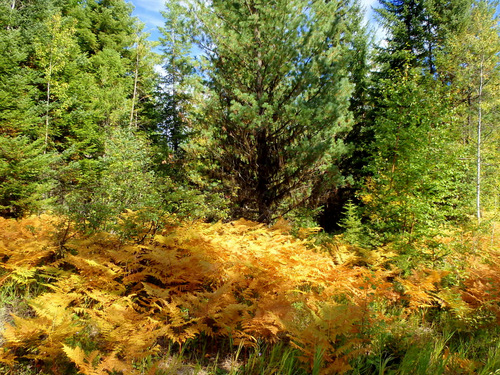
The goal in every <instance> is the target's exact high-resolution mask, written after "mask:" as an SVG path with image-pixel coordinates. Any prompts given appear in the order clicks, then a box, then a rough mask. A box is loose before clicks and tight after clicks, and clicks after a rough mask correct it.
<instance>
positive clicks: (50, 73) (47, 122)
mask: <svg viewBox="0 0 500 375" xmlns="http://www.w3.org/2000/svg"><path fill="white" fill-rule="evenodd" d="M51 79H52V56H51V57H50V63H49V74H48V76H47V103H46V109H45V150H44V151H43V153H44V154H45V153H46V152H47V147H48V143H49V111H50V81H51Z"/></svg>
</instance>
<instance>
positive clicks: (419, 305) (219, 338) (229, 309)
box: [0, 212, 500, 375]
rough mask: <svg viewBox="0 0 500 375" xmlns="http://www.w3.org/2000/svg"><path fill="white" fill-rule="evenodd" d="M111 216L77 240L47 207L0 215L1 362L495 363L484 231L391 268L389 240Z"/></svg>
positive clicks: (491, 245)
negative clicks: (110, 225) (114, 225)
mask: <svg viewBox="0 0 500 375" xmlns="http://www.w3.org/2000/svg"><path fill="white" fill-rule="evenodd" d="M122 223H123V228H124V230H123V231H122V232H120V231H117V233H115V234H111V233H96V234H93V235H91V236H89V235H85V234H82V233H79V232H78V231H77V230H75V229H72V228H71V226H68V223H67V222H66V221H65V220H64V218H59V217H54V216H48V215H44V216H39V217H29V218H25V219H23V220H19V221H15V220H6V219H0V229H1V230H0V261H1V262H0V267H1V270H0V296H1V297H2V298H1V303H0V304H1V306H0V320H1V322H0V323H1V326H2V328H1V333H2V338H1V341H0V343H1V345H2V350H1V352H0V366H1V367H0V372H1V373H5V374H26V375H28V374H85V375H87V374H89V375H90V374H255V375H257V374H283V375H285V374H297V375H302V374H335V373H348V374H450V375H452V374H494V373H495V371H496V370H497V369H498V368H500V349H499V341H498V337H499V334H500V331H499V328H498V327H499V324H498V323H499V322H500V292H499V291H500V272H499V271H500V252H499V247H498V240H495V241H496V242H493V241H492V239H491V238H489V237H484V238H480V237H477V236H476V237H474V238H473V237H471V235H470V234H468V233H462V235H461V236H450V237H444V236H443V237H442V238H439V239H436V241H439V242H440V243H441V244H442V246H446V247H447V251H446V261H445V262H439V264H438V263H435V264H434V263H432V262H430V263H429V262H425V261H423V262H422V265H423V266H422V267H420V268H414V269H412V270H410V271H408V272H406V271H405V272H403V271H402V269H401V268H398V267H396V266H395V265H396V264H398V261H400V258H398V256H399V255H398V254H397V252H395V251H394V249H391V248H390V247H386V248H380V249H376V250H365V249H361V248H359V247H353V246H350V245H347V244H345V243H343V242H342V241H339V240H336V241H323V243H322V244H321V245H318V244H317V243H316V244H315V243H314V234H313V235H312V236H311V234H312V232H311V231H309V232H307V231H305V230H302V231H298V232H296V233H295V235H292V234H291V231H290V227H289V226H288V224H287V223H286V222H284V221H279V222H278V223H277V224H276V225H274V226H273V227H265V226H263V225H261V224H257V223H254V222H249V221H245V220H238V221H235V222H231V223H217V224H206V223H201V222H189V223H187V222H184V223H183V222H179V221H178V220H177V219H176V218H174V217H170V218H164V219H163V220H162V222H161V225H160V224H159V223H153V224H154V225H153V224H151V223H144V224H141V221H140V215H139V214H137V213H134V212H129V213H127V214H125V215H124V216H123V217H122ZM131 228H132V229H133V231H131ZM313 232H314V230H313ZM124 233H128V234H129V235H128V237H127V236H125V235H124ZM130 233H133V235H130ZM457 238H458V240H457ZM457 241H458V242H460V243H458V242H457ZM471 244H472V245H471ZM472 247H474V248H472ZM465 248H466V249H469V251H462V250H463V249H465ZM454 249H462V250H461V251H458V250H454ZM427 251H434V250H433V249H427V248H425V246H423V247H422V253H423V254H425V253H426V252H427ZM423 259H428V257H427V258H425V257H424V258H423Z"/></svg>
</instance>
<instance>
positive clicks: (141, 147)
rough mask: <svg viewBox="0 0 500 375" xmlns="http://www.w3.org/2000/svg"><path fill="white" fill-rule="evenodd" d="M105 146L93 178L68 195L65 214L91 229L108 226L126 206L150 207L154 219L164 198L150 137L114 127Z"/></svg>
mask: <svg viewBox="0 0 500 375" xmlns="http://www.w3.org/2000/svg"><path fill="white" fill-rule="evenodd" d="M104 147H105V151H104V155H103V156H102V157H100V158H99V160H98V161H97V166H96V167H92V169H94V168H97V170H98V171H99V172H98V174H97V175H96V176H95V179H94V180H93V182H89V181H85V185H86V188H85V189H78V190H75V191H73V192H72V193H70V194H69V195H68V196H67V197H66V202H67V203H66V208H65V210H66V214H67V215H69V216H70V217H71V218H73V220H74V221H75V222H76V223H78V224H79V225H82V226H83V227H84V228H89V229H92V230H97V229H102V228H107V227H108V226H109V225H111V224H113V221H112V220H111V219H112V218H116V217H118V215H119V214H120V213H122V212H125V210H126V209H132V210H141V209H146V208H147V209H148V210H149V211H150V213H151V219H154V218H155V217H156V215H157V212H159V211H160V207H161V201H162V199H161V197H160V196H159V193H158V191H157V190H156V180H155V175H154V173H153V171H152V168H151V159H150V156H149V155H148V143H147V141H146V140H145V139H144V138H142V137H140V136H139V135H137V134H134V133H133V132H132V131H131V130H130V129H120V128H115V129H112V130H111V131H110V132H109V134H108V138H107V139H106V141H105V146H104ZM90 181H92V180H90ZM110 220H111V221H110Z"/></svg>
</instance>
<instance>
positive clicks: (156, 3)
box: [126, 0, 377, 40]
mask: <svg viewBox="0 0 500 375" xmlns="http://www.w3.org/2000/svg"><path fill="white" fill-rule="evenodd" d="M126 1H127V2H129V3H132V4H133V5H134V7H135V9H134V13H133V14H134V16H136V17H137V18H139V19H140V20H141V21H142V22H143V23H145V24H146V26H145V28H144V31H145V32H147V33H150V34H151V36H150V38H149V39H150V40H158V37H159V32H158V29H157V28H158V26H163V17H162V15H161V13H160V12H161V11H162V10H164V9H165V0H126ZM167 1H168V0H167ZM361 4H362V5H363V6H364V7H365V8H366V9H367V15H366V19H367V21H368V20H370V19H372V17H373V11H372V9H371V8H372V6H374V5H376V4H377V0H361Z"/></svg>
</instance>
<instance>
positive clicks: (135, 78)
mask: <svg viewBox="0 0 500 375" xmlns="http://www.w3.org/2000/svg"><path fill="white" fill-rule="evenodd" d="M139 47H140V44H139V37H137V47H136V48H137V51H136V58H135V74H134V92H133V94H132V108H131V110H130V127H131V128H132V125H133V123H134V111H135V101H136V98H137V81H138V80H139ZM136 123H137V118H136Z"/></svg>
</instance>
